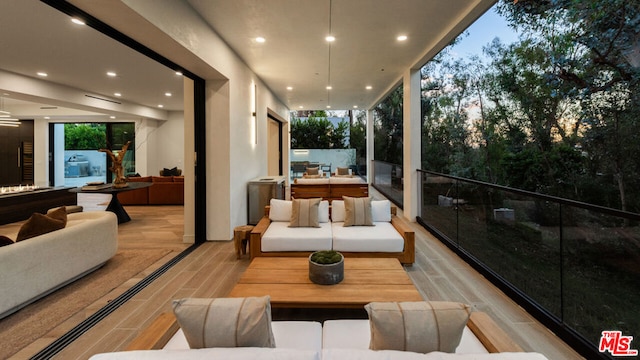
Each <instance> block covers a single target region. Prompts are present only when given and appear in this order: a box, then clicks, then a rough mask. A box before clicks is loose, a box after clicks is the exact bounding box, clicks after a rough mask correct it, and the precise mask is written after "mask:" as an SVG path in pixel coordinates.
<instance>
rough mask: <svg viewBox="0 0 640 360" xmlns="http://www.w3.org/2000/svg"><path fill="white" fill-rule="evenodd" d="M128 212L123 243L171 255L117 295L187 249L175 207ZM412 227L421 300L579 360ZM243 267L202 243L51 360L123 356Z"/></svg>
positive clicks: (225, 285) (229, 283)
mask: <svg viewBox="0 0 640 360" xmlns="http://www.w3.org/2000/svg"><path fill="white" fill-rule="evenodd" d="M85 207H86V206H85ZM89 208H90V206H89ZM97 208H98V209H99V208H100V206H98V207H97ZM126 209H127V211H128V212H129V213H130V215H131V217H132V219H133V221H131V222H130V223H127V224H124V225H123V226H121V229H123V228H125V227H126V230H127V231H126V233H127V236H128V235H130V234H137V235H136V236H132V237H131V238H130V239H128V241H129V242H128V243H129V244H131V241H136V240H135V239H138V241H140V243H141V244H138V245H137V246H149V247H159V246H162V247H169V248H171V249H172V250H173V252H172V253H171V254H169V255H167V257H165V258H164V259H162V260H161V261H159V262H157V263H156V264H154V265H153V266H151V267H150V268H148V269H146V270H145V271H143V272H142V273H140V274H139V275H138V276H136V277H135V278H133V279H131V280H130V281H128V282H126V283H125V284H123V285H122V286H121V287H119V288H117V289H115V290H114V292H116V293H122V292H123V291H125V289H127V288H129V287H131V286H133V285H134V284H135V283H136V282H137V281H139V280H140V279H142V278H143V277H144V276H146V275H148V274H149V273H151V272H152V271H154V270H155V269H157V268H158V267H160V266H162V264H164V262H166V261H167V260H169V259H170V258H172V257H173V256H174V255H175V254H177V253H178V252H180V251H181V249H184V248H186V247H187V246H188V245H186V244H183V243H182V226H181V218H180V214H181V213H182V208H181V207H179V206H178V207H175V206H151V207H146V206H135V207H133V206H131V207H127V208H126ZM412 226H413V228H414V229H415V231H416V263H415V264H414V265H413V266H412V267H408V268H406V270H407V273H408V274H409V276H410V278H411V279H412V280H413V282H414V283H415V285H416V287H417V288H418V289H419V291H420V293H421V294H422V296H423V297H424V299H428V300H448V301H460V302H464V303H468V304H470V305H472V306H473V307H475V308H476V309H478V310H481V311H485V312H487V313H489V314H490V315H491V316H492V317H493V318H494V319H495V320H496V322H497V323H498V324H499V325H500V326H501V327H502V328H503V329H504V330H505V331H506V332H507V333H509V334H511V336H512V337H513V338H514V339H515V340H516V342H517V343H518V344H519V345H520V346H522V348H523V349H525V350H526V351H537V352H540V353H543V354H545V355H546V356H547V357H548V358H549V359H581V358H582V357H580V356H579V355H578V354H577V353H575V352H574V351H573V350H572V349H571V348H569V347H568V346H567V345H566V344H565V343H564V342H562V341H561V340H559V339H558V338H557V337H556V336H555V335H554V334H552V333H551V332H550V331H549V330H548V329H546V328H545V327H544V326H542V325H541V324H540V323H538V322H537V321H536V320H535V319H533V318H532V317H531V316H530V315H528V314H527V313H526V312H525V311H524V310H522V309H521V308H520V307H519V306H518V305H516V304H515V303H514V302H512V301H511V300H510V299H509V298H508V297H506V296H505V295H504V294H503V293H502V292H501V291H499V290H498V289H496V288H495V287H494V286H493V285H492V284H490V283H489V282H488V281H487V280H486V279H485V278H483V277H482V276H481V275H479V274H478V273H477V272H475V271H474V270H473V269H472V268H471V267H470V266H468V265H467V264H466V263H464V262H463V261H462V260H460V259H459V258H458V257H457V256H456V255H455V254H453V253H452V252H451V251H450V250H449V249H448V248H446V247H445V246H444V245H442V244H441V243H440V242H439V241H438V240H436V239H435V238H433V237H432V236H431V235H430V234H429V233H427V232H426V230H424V229H423V228H422V227H420V226H419V225H417V224H415V223H413V224H412ZM121 234H122V232H121ZM134 238H135V239H134ZM120 240H121V241H122V240H123V239H120ZM248 265H249V259H248V258H247V257H244V258H242V259H241V260H236V256H235V253H234V248H233V243H232V242H207V243H205V244H203V245H201V246H200V247H199V248H197V249H196V250H195V251H194V252H192V253H191V254H189V255H188V256H187V257H185V258H184V259H183V260H182V261H180V262H179V263H177V264H176V265H175V266H174V267H172V268H171V269H170V270H169V271H167V272H166V273H165V274H164V275H162V276H161V277H159V278H158V279H157V280H156V281H154V282H153V283H151V284H150V285H149V286H148V287H146V288H145V289H144V290H142V291H141V292H140V293H138V294H137V295H136V296H134V297H133V298H132V299H131V300H129V301H128V302H126V303H125V304H124V305H123V306H121V307H120V308H118V309H117V310H116V311H114V312H113V313H112V314H111V315H109V316H107V317H106V318H105V319H103V320H102V321H100V322H99V323H98V324H97V325H96V326H94V327H93V328H91V329H90V330H88V331H87V332H86V333H85V334H83V335H82V336H81V337H80V338H79V339H77V340H76V341H74V342H73V343H72V344H70V345H69V346H67V347H66V348H65V349H64V350H63V351H62V352H60V353H59V354H58V355H57V356H56V357H54V358H55V359H87V358H89V357H90V356H91V355H92V354H96V353H101V352H109V351H118V350H121V349H123V348H125V347H126V345H127V344H128V343H129V342H130V341H131V340H132V339H133V338H134V337H135V336H136V335H137V334H138V332H139V331H140V330H141V329H143V328H145V327H146V326H148V325H149V323H150V322H151V321H152V320H153V319H154V318H155V317H157V316H158V315H159V314H160V313H162V312H166V311H170V309H171V307H170V302H171V300H173V299H177V298H183V297H221V296H226V295H227V294H228V293H229V292H230V290H231V288H232V287H233V286H234V284H235V283H236V282H237V280H238V278H239V277H240V275H241V274H242V272H243V271H244V270H245V269H246V268H247V266H248ZM116 296H117V294H116ZM113 297H114V294H110V295H109V296H106V297H105V298H104V299H101V300H99V301H97V302H96V303H95V304H93V305H91V306H89V307H88V308H87V309H85V311H83V312H81V313H79V314H76V316H74V317H72V318H71V319H69V320H68V321H67V322H65V323H64V324H62V325H61V326H59V327H58V328H56V329H54V330H53V331H51V332H50V333H49V334H47V335H46V336H45V337H43V338H40V339H39V340H37V341H36V342H34V343H33V344H31V345H30V346H28V347H26V348H25V349H23V350H22V351H20V352H19V353H18V354H16V355H15V356H14V357H13V358H14V359H28V358H29V357H31V356H32V355H33V354H35V353H37V352H38V351H40V350H41V349H42V348H44V347H45V346H47V345H48V344H50V343H51V342H52V341H54V340H55V339H57V338H58V337H60V336H61V335H62V334H64V333H65V332H66V331H67V330H69V329H70V328H72V327H73V326H74V325H76V324H77V323H78V322H79V321H81V320H82V319H84V318H86V317H87V316H89V315H90V314H92V313H93V312H95V311H96V310H97V309H99V308H100V307H102V306H103V305H104V304H105V301H106V300H105V299H107V298H108V299H112V298H113Z"/></svg>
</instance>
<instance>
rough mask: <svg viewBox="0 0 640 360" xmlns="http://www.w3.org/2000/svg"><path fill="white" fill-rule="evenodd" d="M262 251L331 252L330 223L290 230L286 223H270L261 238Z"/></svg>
mask: <svg viewBox="0 0 640 360" xmlns="http://www.w3.org/2000/svg"><path fill="white" fill-rule="evenodd" d="M261 249H262V251H316V250H331V223H328V222H321V223H320V227H319V228H316V227H295V228H290V227H289V222H287V221H274V222H271V224H270V225H269V228H268V229H267V231H266V232H265V233H264V235H263V236H262V246H261Z"/></svg>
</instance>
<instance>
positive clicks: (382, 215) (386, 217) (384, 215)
mask: <svg viewBox="0 0 640 360" xmlns="http://www.w3.org/2000/svg"><path fill="white" fill-rule="evenodd" d="M371 217H372V218H373V222H391V201H389V200H372V201H371Z"/></svg>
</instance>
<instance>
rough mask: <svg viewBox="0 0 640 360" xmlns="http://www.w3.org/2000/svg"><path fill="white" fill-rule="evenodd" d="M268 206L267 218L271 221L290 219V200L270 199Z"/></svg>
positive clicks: (287, 220)
mask: <svg viewBox="0 0 640 360" xmlns="http://www.w3.org/2000/svg"><path fill="white" fill-rule="evenodd" d="M269 206H270V209H269V219H270V220H271V221H286V222H289V221H291V207H292V202H291V201H288V200H280V199H271V200H270V201H269Z"/></svg>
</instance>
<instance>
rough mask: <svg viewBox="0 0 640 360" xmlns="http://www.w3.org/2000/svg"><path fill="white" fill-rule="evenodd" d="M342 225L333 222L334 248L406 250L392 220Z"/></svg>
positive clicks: (351, 250)
mask: <svg viewBox="0 0 640 360" xmlns="http://www.w3.org/2000/svg"><path fill="white" fill-rule="evenodd" d="M334 203H335V201H334ZM342 225H343V223H342V222H335V221H334V222H332V223H331V231H332V233H333V250H336V251H345V252H402V251H403V250H404V239H403V238H402V235H400V233H399V232H398V230H396V228H394V227H393V225H391V223H390V222H375V223H373V225H374V226H347V227H344V226H342ZM263 241H264V240H263Z"/></svg>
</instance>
